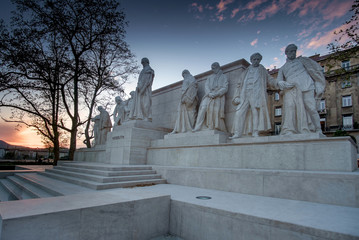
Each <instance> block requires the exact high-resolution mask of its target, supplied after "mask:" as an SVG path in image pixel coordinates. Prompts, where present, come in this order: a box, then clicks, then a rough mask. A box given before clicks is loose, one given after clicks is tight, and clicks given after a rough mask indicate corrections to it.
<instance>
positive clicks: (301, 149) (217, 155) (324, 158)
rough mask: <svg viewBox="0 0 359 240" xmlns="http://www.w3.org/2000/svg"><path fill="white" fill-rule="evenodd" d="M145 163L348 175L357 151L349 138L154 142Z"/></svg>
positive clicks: (310, 136)
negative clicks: (212, 142)
mask: <svg viewBox="0 0 359 240" xmlns="http://www.w3.org/2000/svg"><path fill="white" fill-rule="evenodd" d="M209 137H210V136H207V138H209ZM207 140H208V139H207ZM207 140H206V141H207ZM188 141H189V142H190V141H191V140H190V139H188ZM147 163H148V164H151V165H162V166H183V167H212V168H241V169H273V170H307V171H345V172H352V171H355V170H356V169H357V149H356V146H355V144H354V142H353V141H352V140H351V138H350V137H321V136H319V135H315V134H313V135H312V134H310V135H308V136H306V135H292V136H269V137H254V138H239V139H234V140H228V142H227V143H220V144H207V145H198V144H188V145H182V146H174V145H169V144H167V143H163V144H162V145H161V144H159V142H158V141H155V144H153V145H152V146H151V147H149V148H148V150H147Z"/></svg>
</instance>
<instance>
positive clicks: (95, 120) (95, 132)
mask: <svg viewBox="0 0 359 240" xmlns="http://www.w3.org/2000/svg"><path fill="white" fill-rule="evenodd" d="M91 122H93V123H94V125H93V135H94V141H92V146H96V144H97V143H99V142H100V127H99V125H100V115H97V116H95V117H94V118H92V119H91Z"/></svg>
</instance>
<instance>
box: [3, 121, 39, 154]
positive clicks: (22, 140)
mask: <svg viewBox="0 0 359 240" xmlns="http://www.w3.org/2000/svg"><path fill="white" fill-rule="evenodd" d="M15 127H16V124H11V123H6V124H5V123H0V140H3V141H5V142H7V143H8V144H11V145H16V146H24V147H31V148H37V147H38V148H43V147H45V146H44V144H43V143H42V142H41V137H40V136H39V135H37V133H36V131H34V130H32V129H30V128H26V127H22V128H20V129H19V130H16V129H15Z"/></svg>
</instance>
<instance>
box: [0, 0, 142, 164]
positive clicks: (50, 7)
mask: <svg viewBox="0 0 359 240" xmlns="http://www.w3.org/2000/svg"><path fill="white" fill-rule="evenodd" d="M12 2H13V3H14V4H16V7H17V10H16V12H15V17H14V20H13V23H12V25H13V26H16V27H15V28H14V29H13V30H12V32H11V36H13V37H17V38H18V41H20V38H22V39H23V41H24V42H26V41H27V39H28V38H30V39H31V38H32V37H33V36H31V35H32V34H35V36H38V46H37V45H36V44H35V43H34V46H33V47H32V48H30V49H32V50H31V51H25V53H26V55H24V58H28V59H27V60H28V62H29V63H31V61H32V59H34V58H33V56H34V55H33V54H34V52H35V53H37V52H38V51H41V49H42V51H43V52H45V51H46V52H48V53H50V52H49V49H51V39H50V38H49V37H47V36H53V40H52V41H54V43H56V44H54V46H53V49H51V50H52V52H51V54H47V55H43V58H44V63H46V64H49V62H51V61H50V60H54V59H56V60H57V61H58V66H57V67H55V70H53V73H57V74H58V76H57V78H56V79H57V81H56V84H55V85H56V87H54V88H53V90H54V91H55V92H56V94H55V95H54V96H56V99H57V102H56V103H57V104H58V107H56V106H53V107H54V108H55V109H58V110H57V111H56V110H55V112H57V113H59V111H60V110H61V111H63V112H65V113H66V115H67V116H68V117H67V118H65V117H62V118H61V119H60V118H59V117H57V118H54V122H56V124H55V125H56V128H58V127H59V128H61V129H63V130H65V131H68V132H69V133H70V152H69V158H70V159H73V156H74V152H75V150H76V140H77V136H78V129H79V127H81V126H82V125H84V124H88V123H89V120H90V118H91V117H92V112H93V108H94V106H95V104H96V101H97V99H98V97H99V96H100V95H101V93H103V91H105V90H108V89H111V90H118V91H122V87H121V86H122V83H123V81H125V80H126V77H125V76H126V74H131V73H132V72H134V71H135V70H136V65H135V64H134V61H133V55H132V53H131V52H130V50H129V47H128V45H127V43H126V42H125V40H124V38H125V33H126V32H125V27H126V26H127V22H126V21H125V14H124V13H123V11H122V10H121V9H119V2H118V1H116V0H12ZM45 36H46V37H45ZM0 40H1V39H0ZM8 45H10V46H11V47H12V48H13V49H16V48H18V49H21V47H22V46H19V45H16V44H15V43H13V42H11V41H9V44H8ZM38 48H39V49H38ZM57 51H60V52H61V56H58V55H56V54H57ZM7 56H8V55H7ZM5 60H6V56H4V57H3V58H2V59H1V60H0V61H5ZM21 65H23V64H22V63H19V67H18V68H20V67H22V71H23V72H28V71H29V69H28V67H27V66H21ZM9 66H12V65H11V64H10V63H9ZM121 75H122V76H124V77H123V78H121V77H120V76H121ZM7 76H8V74H6V73H4V74H3V79H5V78H6V77H7ZM23 76H24V75H23ZM25 77H28V76H27V75H25ZM116 77H117V78H116ZM116 81H119V82H116ZM24 89H27V91H28V92H27V94H28V95H29V96H36V93H35V91H34V89H31V88H29V86H25V88H24ZM7 96H10V95H7ZM21 97H24V96H21ZM21 97H20V98H21ZM36 99H38V98H36V97H35V98H34V99H28V104H30V103H32V102H33V101H34V100H36ZM3 100H4V101H5V99H3ZM60 102H61V104H60ZM81 104H86V106H87V107H85V108H86V109H87V110H88V111H87V113H86V114H85V115H86V116H85V117H83V116H81V115H80V113H79V112H80V109H81V107H82V106H81ZM30 105H31V104H30ZM18 109H19V110H20V111H23V110H24V109H20V108H18ZM51 110H53V109H51ZM61 116H62V115H61ZM67 119H69V121H70V124H66V120H67ZM54 127H55V126H54ZM86 129H87V130H86ZM86 129H85V132H86V131H87V132H88V129H89V127H86ZM40 130H41V128H38V131H40Z"/></svg>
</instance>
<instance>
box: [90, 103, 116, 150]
mask: <svg viewBox="0 0 359 240" xmlns="http://www.w3.org/2000/svg"><path fill="white" fill-rule="evenodd" d="M97 109H98V110H99V111H100V114H99V115H97V116H96V117H95V118H94V120H95V125H96V124H97V126H96V129H97V130H96V131H94V133H95V145H102V144H105V143H106V138H107V133H109V132H110V131H111V127H112V123H111V119H110V115H109V114H108V112H107V111H106V110H105V109H104V108H103V107H102V106H99V107H98V108H97ZM97 121H98V122H97ZM94 128H95V127H94ZM96 135H97V136H96Z"/></svg>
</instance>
